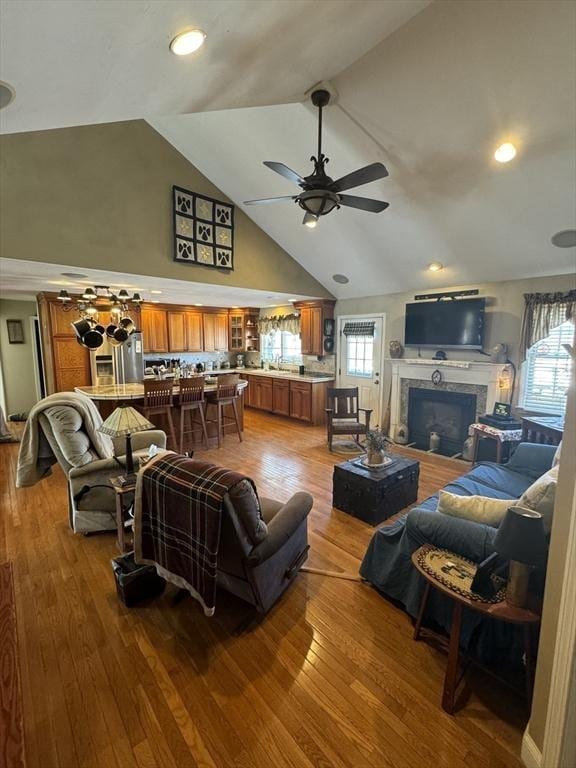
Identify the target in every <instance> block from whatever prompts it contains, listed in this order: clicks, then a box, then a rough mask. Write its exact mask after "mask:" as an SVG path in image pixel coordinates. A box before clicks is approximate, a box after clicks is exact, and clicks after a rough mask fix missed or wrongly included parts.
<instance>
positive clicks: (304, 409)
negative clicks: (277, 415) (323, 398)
mask: <svg viewBox="0 0 576 768" xmlns="http://www.w3.org/2000/svg"><path fill="white" fill-rule="evenodd" d="M290 416H292V418H294V419H300V420H301V421H312V385H311V384H305V383H298V382H290Z"/></svg>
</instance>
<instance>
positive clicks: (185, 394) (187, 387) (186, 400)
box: [179, 376, 210, 453]
mask: <svg viewBox="0 0 576 768" xmlns="http://www.w3.org/2000/svg"><path fill="white" fill-rule="evenodd" d="M179 384H180V453H184V437H185V435H186V434H191V435H192V436H193V435H194V433H195V432H196V431H197V425H198V424H199V425H200V428H201V430H202V437H203V438H204V446H205V448H209V447H210V444H209V442H208V430H207V429H206V416H205V414H204V408H205V407H206V400H205V398H204V376H191V377H190V378H187V379H180V381H179ZM195 411H197V412H198V416H199V417H200V420H199V421H198V420H196V419H195V418H194V416H195ZM186 414H189V423H190V429H188V430H187V429H186Z"/></svg>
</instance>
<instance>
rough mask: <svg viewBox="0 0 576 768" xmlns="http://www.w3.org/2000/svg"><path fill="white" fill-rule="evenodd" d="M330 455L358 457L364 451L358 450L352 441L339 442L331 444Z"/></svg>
mask: <svg viewBox="0 0 576 768" xmlns="http://www.w3.org/2000/svg"><path fill="white" fill-rule="evenodd" d="M332 453H340V454H342V455H343V456H352V455H354V456H359V455H360V454H361V453H366V451H365V450H364V448H359V447H358V445H357V444H356V443H355V442H354V440H340V441H338V442H337V443H332Z"/></svg>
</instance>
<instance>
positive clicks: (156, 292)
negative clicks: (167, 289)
mask: <svg viewBox="0 0 576 768" xmlns="http://www.w3.org/2000/svg"><path fill="white" fill-rule="evenodd" d="M150 293H162V291H150Z"/></svg>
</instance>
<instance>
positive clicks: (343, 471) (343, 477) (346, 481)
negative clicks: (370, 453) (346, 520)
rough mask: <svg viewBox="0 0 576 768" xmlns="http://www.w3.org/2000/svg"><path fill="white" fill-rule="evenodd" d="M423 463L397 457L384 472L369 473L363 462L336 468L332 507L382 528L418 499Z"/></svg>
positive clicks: (356, 460) (373, 471)
mask: <svg viewBox="0 0 576 768" xmlns="http://www.w3.org/2000/svg"><path fill="white" fill-rule="evenodd" d="M419 473H420V463H419V462H418V461H415V460H414V459H406V458H404V457H403V456H396V457H394V460H393V462H392V463H391V464H388V465H387V466H386V467H385V468H384V469H369V468H368V467H365V466H363V465H362V464H361V463H360V459H353V460H352V461H345V462H344V463H343V464H337V465H336V466H335V467H334V476H333V480H332V505H333V506H334V507H336V508H337V509H340V510H342V511H343V512H347V513H348V514H349V515H354V517H358V518H359V519H360V520H364V522H365V523H370V525H378V524H379V523H382V522H383V521H384V520H387V519H388V518H389V517H391V516H392V515H395V514H396V513H397V512H400V510H402V509H404V508H405V507H408V506H409V505H410V504H414V502H415V501H416V499H417V497H418V475H419Z"/></svg>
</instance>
